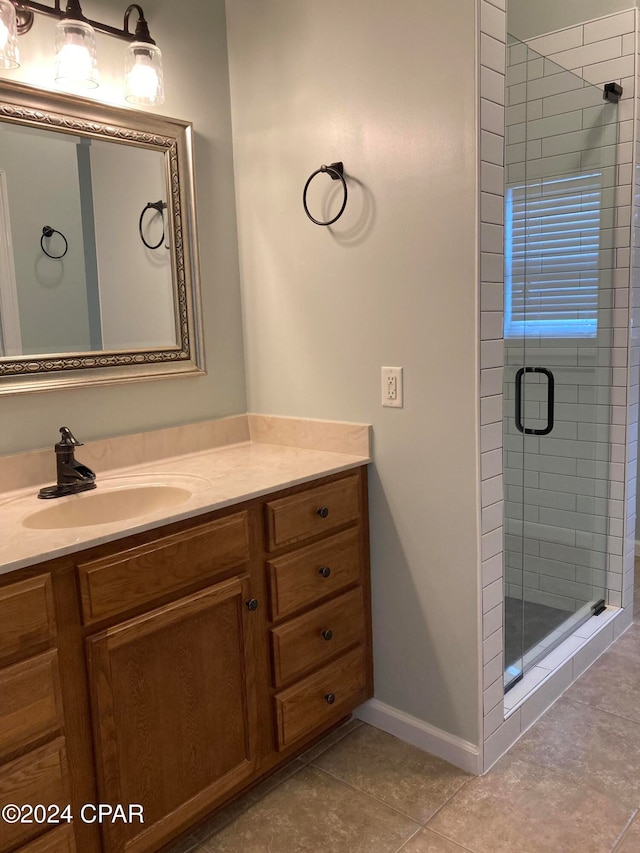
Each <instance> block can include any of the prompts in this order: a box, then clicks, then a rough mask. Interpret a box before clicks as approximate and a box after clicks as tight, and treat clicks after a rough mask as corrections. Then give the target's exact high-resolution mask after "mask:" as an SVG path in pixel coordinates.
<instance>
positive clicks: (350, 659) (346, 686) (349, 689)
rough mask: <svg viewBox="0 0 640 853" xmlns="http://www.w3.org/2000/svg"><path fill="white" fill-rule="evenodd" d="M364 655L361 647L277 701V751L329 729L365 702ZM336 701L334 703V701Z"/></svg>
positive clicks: (276, 698) (279, 696)
mask: <svg viewBox="0 0 640 853" xmlns="http://www.w3.org/2000/svg"><path fill="white" fill-rule="evenodd" d="M366 671H367V668H366V663H365V652H364V648H363V647H362V646H358V647H357V648H355V649H353V650H352V651H350V652H347V654H346V655H343V657H341V658H339V659H338V660H337V661H334V662H333V663H331V664H329V665H328V666H325V667H323V668H322V669H321V670H319V671H318V672H316V673H314V674H313V675H310V676H309V677H308V678H305V679H304V680H303V681H299V682H298V683H297V684H295V685H294V686H293V687H290V688H289V689H288V690H283V691H282V692H281V693H277V694H276V696H275V697H274V700H275V705H276V719H277V727H278V749H279V750H282V749H285V748H286V747H288V746H291V745H292V744H294V743H295V742H296V741H297V740H298V739H299V738H301V737H302V736H303V735H305V734H307V733H308V732H311V731H313V730H314V729H315V728H317V727H319V726H322V725H330V724H331V723H332V722H334V721H336V720H339V719H340V717H343V716H344V715H345V714H348V713H349V712H350V711H352V710H353V708H354V706H355V705H356V704H358V703H360V702H362V701H364V699H365V698H366V696H365V695H364V692H363V691H364V690H365V688H366V684H367V674H366ZM332 699H333V701H331V700H332Z"/></svg>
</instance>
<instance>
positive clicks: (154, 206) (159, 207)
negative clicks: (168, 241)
mask: <svg viewBox="0 0 640 853" xmlns="http://www.w3.org/2000/svg"><path fill="white" fill-rule="evenodd" d="M166 209H167V203H166V202H165V201H162V199H160V201H148V202H147V203H146V205H145V206H144V207H143V208H142V213H141V214H140V219H139V220H138V231H139V232H140V239H141V240H142V242H143V243H144V244H145V246H146V247H147V249H159V248H160V246H162V244H163V243H164V216H162V212H163V211H164V210H166ZM147 210H156V211H157V212H158V213H159V214H160V215H161V216H162V237H161V238H160V240H159V241H158V242H157V243H156V244H155V246H152V245H151V243H147V241H146V240H145V239H144V234H143V233H142V221H143V219H144V215H145V213H146V212H147Z"/></svg>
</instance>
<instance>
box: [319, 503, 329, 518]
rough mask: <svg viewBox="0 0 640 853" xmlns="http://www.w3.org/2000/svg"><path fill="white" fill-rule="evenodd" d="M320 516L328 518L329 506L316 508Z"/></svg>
mask: <svg viewBox="0 0 640 853" xmlns="http://www.w3.org/2000/svg"><path fill="white" fill-rule="evenodd" d="M316 512H317V513H318V515H319V516H320V518H326V517H327V516H328V515H329V507H326V506H321V507H320V508H319V509H317V510H316Z"/></svg>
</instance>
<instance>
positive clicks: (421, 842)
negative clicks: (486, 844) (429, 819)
mask: <svg viewBox="0 0 640 853" xmlns="http://www.w3.org/2000/svg"><path fill="white" fill-rule="evenodd" d="M468 850H469V848H468V847H460V845H459V844H456V843H455V842H454V841H448V840H447V839H446V838H443V837H442V836H441V835H438V834H437V833H435V832H432V831H431V830H430V829H423V830H422V831H421V832H419V833H418V834H417V835H414V836H413V838H412V839H411V840H410V841H408V842H407V843H406V844H405V845H404V847H403V848H402V850H401V851H400V853H467V851H468Z"/></svg>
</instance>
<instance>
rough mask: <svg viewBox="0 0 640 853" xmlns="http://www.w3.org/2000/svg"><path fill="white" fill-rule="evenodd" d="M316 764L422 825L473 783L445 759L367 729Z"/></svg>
mask: <svg viewBox="0 0 640 853" xmlns="http://www.w3.org/2000/svg"><path fill="white" fill-rule="evenodd" d="M313 763H314V765H315V766H317V767H321V768H322V769H323V770H326V771H327V773H331V775H332V776H335V777H336V778H338V779H341V780H342V781H344V782H347V783H348V784H349V785H353V787H354V788H359V789H360V790H361V791H364V792H365V793H367V794H369V795H370V796H372V797H375V798H376V799H378V800H381V801H382V802H384V803H386V804H387V805H389V806H391V807H392V808H394V809H397V810H398V811H400V812H402V813H403V814H406V815H408V816H409V817H411V818H413V819H414V820H417V821H419V822H420V823H423V824H424V823H426V821H427V820H428V819H429V818H430V817H431V816H432V815H433V814H435V812H436V811H437V810H438V809H439V808H440V807H441V806H443V805H444V803H446V802H447V800H448V799H449V798H450V797H452V796H453V794H455V793H456V791H458V790H459V789H460V788H461V787H462V785H464V784H465V782H466V781H467V780H468V779H470V778H471V777H470V776H468V775H467V774H466V773H464V772H463V771H462V770H459V769H458V768H457V767H454V766H453V765H451V764H448V763H447V762H446V761H443V760H442V759H441V758H436V757H435V756H433V755H429V754H428V753H426V752H423V751H422V750H420V749H417V748H416V747H415V746H411V745H410V744H407V743H403V741H401V740H398V738H396V737H393V735H389V734H387V733H386V732H382V731H380V729H375V728H373V727H372V726H368V725H363V726H361V727H360V728H359V729H356V730H355V731H353V732H351V733H350V734H349V735H348V736H347V737H345V738H343V739H342V740H341V741H339V742H338V743H337V744H336V745H335V746H332V747H331V749H328V750H327V751H326V752H323V753H322V754H321V755H320V756H319V757H318V758H317V759H316V760H315V761H314V762H313Z"/></svg>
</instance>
